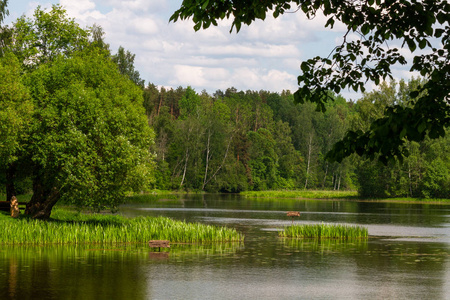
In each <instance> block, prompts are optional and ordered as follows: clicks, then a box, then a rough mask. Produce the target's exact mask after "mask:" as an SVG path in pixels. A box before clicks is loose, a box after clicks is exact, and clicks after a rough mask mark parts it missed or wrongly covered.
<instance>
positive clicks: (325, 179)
mask: <svg viewBox="0 0 450 300" xmlns="http://www.w3.org/2000/svg"><path fill="white" fill-rule="evenodd" d="M327 175H328V162H327V165H326V168H325V175H324V176H323V182H322V188H325V183H326V181H327Z"/></svg>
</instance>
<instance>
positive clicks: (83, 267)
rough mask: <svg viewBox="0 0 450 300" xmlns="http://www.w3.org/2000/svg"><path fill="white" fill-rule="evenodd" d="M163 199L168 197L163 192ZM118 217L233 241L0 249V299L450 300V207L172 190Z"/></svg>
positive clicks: (126, 209) (134, 205)
mask: <svg viewBox="0 0 450 300" xmlns="http://www.w3.org/2000/svg"><path fill="white" fill-rule="evenodd" d="M171 198H173V197H171ZM148 199H149V200H148V201H147V202H146V201H142V200H141V201H138V202H137V203H131V204H127V205H124V206H122V207H121V209H120V212H119V213H120V214H123V215H124V216H127V217H134V216H167V217H171V218H174V219H179V220H186V221H189V222H201V223H206V224H213V225H220V226H229V227H234V228H236V229H238V230H239V231H241V232H242V233H244V234H245V236H246V238H245V241H244V242H242V243H227V244H209V245H186V244H172V245H171V248H169V249H161V251H158V249H150V248H149V247H148V245H147V244H146V243H144V244H142V245H114V246H104V245H78V246H45V247H42V246H3V247H2V248H1V250H0V286H1V290H0V299H450V205H433V204H410V203H404V204H402V203H379V202H369V201H367V202H358V201H342V200H339V201H332V200H281V199H264V200H261V199H246V198H243V197H240V196H239V195H213V194H211V195H208V194H207V195H189V196H187V195H180V196H178V197H176V198H175V199H159V200H157V199H153V198H152V197H148ZM286 211H300V212H301V216H300V217H299V218H295V219H294V222H295V223H308V224H314V223H321V222H325V223H340V224H350V225H363V226H366V227H367V228H368V229H369V236H370V238H369V239H368V240H367V241H356V242H339V241H334V240H322V241H315V240H293V239H282V238H279V237H278V231H279V230H281V229H282V228H283V227H284V226H288V225H290V224H291V223H292V219H291V218H288V217H286Z"/></svg>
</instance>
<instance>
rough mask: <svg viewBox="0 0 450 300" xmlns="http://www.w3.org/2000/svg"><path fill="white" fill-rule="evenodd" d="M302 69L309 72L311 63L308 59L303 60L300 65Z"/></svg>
mask: <svg viewBox="0 0 450 300" xmlns="http://www.w3.org/2000/svg"><path fill="white" fill-rule="evenodd" d="M300 69H302V71H303V72H305V73H306V72H308V71H309V70H310V68H309V65H308V63H307V62H306V61H304V62H302V63H301V65H300Z"/></svg>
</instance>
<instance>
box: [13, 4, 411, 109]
mask: <svg viewBox="0 0 450 300" xmlns="http://www.w3.org/2000/svg"><path fill="white" fill-rule="evenodd" d="M181 2H182V1H181V0H176V1H175V0H170V1H169V0H127V1H124V0H78V1H73V0H72V1H71V0H60V1H56V0H52V1H48V0H47V1H46V0H37V1H25V0H10V1H9V5H8V9H9V12H10V16H9V17H8V18H7V19H6V21H5V24H8V23H11V22H12V21H14V20H15V19H17V17H19V16H21V15H22V14H26V15H30V16H31V14H32V12H33V11H34V9H35V8H36V7H37V6H38V5H41V6H42V7H43V8H47V7H48V8H49V7H51V4H61V5H62V6H64V7H65V8H66V10H67V12H68V15H69V16H70V17H73V18H75V20H76V21H77V22H78V23H79V24H80V25H81V26H82V27H87V26H92V25H93V24H94V23H95V24H98V25H100V26H101V27H102V28H103V29H104V31H105V33H106V38H105V39H106V42H107V43H109V44H110V45H111V50H112V51H113V52H116V51H117V49H118V47H119V46H123V47H124V48H125V49H126V50H129V51H130V52H132V53H134V54H136V60H135V67H136V69H137V70H138V71H139V72H140V74H141V78H142V79H145V81H146V83H149V82H150V83H153V84H156V85H159V86H166V87H174V88H176V87H178V86H182V87H186V86H188V85H190V86H192V87H193V88H194V89H195V90H196V91H197V92H201V91H202V90H206V91H207V92H208V93H213V92H214V91H216V90H218V89H222V90H225V89H227V88H229V87H235V88H237V89H238V90H268V91H273V92H281V91H282V90H291V91H295V90H296V87H297V76H298V75H299V73H300V63H301V62H302V60H306V59H308V58H311V57H313V56H316V55H321V56H327V55H328V54H329V53H330V51H331V50H332V49H333V48H334V47H335V46H336V45H337V44H340V42H341V38H342V36H343V34H344V28H343V27H342V26H339V25H338V26H335V28H334V29H333V30H332V31H330V30H329V29H325V28H324V27H323V25H324V24H325V21H326V19H325V18H323V17H320V16H318V17H316V18H315V19H314V20H312V21H311V20H307V19H306V18H305V17H304V15H302V14H300V13H292V14H285V15H283V16H281V17H279V18H278V19H273V18H270V17H269V18H267V19H266V20H265V21H264V22H262V21H257V22H255V23H254V24H252V25H251V26H250V27H244V26H243V27H242V29H241V31H240V32H239V34H236V33H234V32H233V33H231V34H230V33H229V30H230V24H231V22H230V21H229V20H225V21H223V22H221V23H220V24H219V26H218V27H210V28H209V29H207V30H201V31H198V32H195V31H194V30H193V28H192V26H193V23H192V22H190V21H178V22H177V23H169V22H168V20H169V17H170V15H171V14H172V13H173V11H175V10H176V9H177V8H178V7H179V6H180V4H181ZM394 76H395V77H396V79H400V78H409V76H410V74H409V73H408V72H407V70H405V69H395V70H394ZM367 88H368V89H369V90H370V89H372V88H374V86H372V85H369V86H367ZM342 95H343V96H344V97H346V98H347V99H353V100H356V99H357V98H359V97H360V96H361V95H360V94H355V93H352V92H349V91H343V92H342Z"/></svg>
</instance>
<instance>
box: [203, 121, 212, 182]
mask: <svg viewBox="0 0 450 300" xmlns="http://www.w3.org/2000/svg"><path fill="white" fill-rule="evenodd" d="M210 140H211V130H208V142H207V144H206V167H205V176H204V177H203V185H202V191H203V190H204V189H205V186H206V182H207V178H208V167H209V159H210V156H209V152H210V145H209V142H210Z"/></svg>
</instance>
